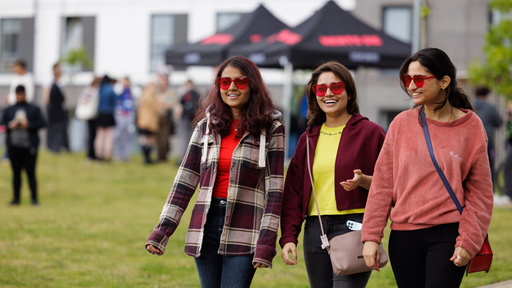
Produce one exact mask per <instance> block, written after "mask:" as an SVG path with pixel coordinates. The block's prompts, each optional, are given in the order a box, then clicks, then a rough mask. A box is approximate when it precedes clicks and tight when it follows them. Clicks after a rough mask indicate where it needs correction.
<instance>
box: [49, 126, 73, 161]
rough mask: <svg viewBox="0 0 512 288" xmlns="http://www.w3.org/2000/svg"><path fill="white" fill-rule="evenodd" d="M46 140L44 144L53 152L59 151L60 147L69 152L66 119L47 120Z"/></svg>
mask: <svg viewBox="0 0 512 288" xmlns="http://www.w3.org/2000/svg"><path fill="white" fill-rule="evenodd" d="M46 141H47V144H46V146H47V147H48V149H49V150H50V151H52V152H54V153H59V152H60V150H61V148H64V149H65V150H66V151H68V152H69V140H68V123H67V121H65V120H64V121H62V122H48V128H47V134H46Z"/></svg>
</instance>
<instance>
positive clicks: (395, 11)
mask: <svg viewBox="0 0 512 288" xmlns="http://www.w3.org/2000/svg"><path fill="white" fill-rule="evenodd" d="M382 14H383V16H382V29H383V30H384V33H386V34H388V35H390V36H392V37H394V38H396V39H398V40H400V41H402V42H405V43H411V41H412V7H410V6H388V7H384V8H383V11H382Z"/></svg>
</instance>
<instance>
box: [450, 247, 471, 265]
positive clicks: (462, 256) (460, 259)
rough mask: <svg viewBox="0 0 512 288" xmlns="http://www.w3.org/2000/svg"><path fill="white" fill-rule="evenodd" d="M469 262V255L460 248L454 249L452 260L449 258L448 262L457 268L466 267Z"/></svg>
mask: <svg viewBox="0 0 512 288" xmlns="http://www.w3.org/2000/svg"><path fill="white" fill-rule="evenodd" d="M470 260H471V254H469V252H468V251H466V249H464V248H462V247H455V251H454V252H453V256H452V258H450V261H452V262H453V264H455V266H457V267H464V266H466V265H468V263H469V261H470Z"/></svg>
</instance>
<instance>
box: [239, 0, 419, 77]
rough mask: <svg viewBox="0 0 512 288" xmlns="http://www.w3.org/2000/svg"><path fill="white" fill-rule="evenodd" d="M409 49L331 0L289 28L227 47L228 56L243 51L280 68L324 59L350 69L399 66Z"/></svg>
mask: <svg viewBox="0 0 512 288" xmlns="http://www.w3.org/2000/svg"><path fill="white" fill-rule="evenodd" d="M410 53H411V45H410V44H406V43H404V42H401V41H399V40H397V39H395V38H392V37H390V36H388V35H387V34H385V33H383V32H382V31H379V30H377V29H374V28H372V27H370V26H368V25H367V24H365V23H364V22H362V21H361V20H359V19H357V18H356V17H354V16H353V15H352V14H351V13H349V12H347V11H345V10H343V9H342V8H340V7H339V6H338V5H337V4H336V3H335V2H334V1H329V2H327V3H326V4H325V5H324V6H323V7H322V8H321V9H320V10H318V11H317V12H316V13H314V14H313V15H312V16H311V17H310V18H308V19H307V20H305V21H304V22H302V23H301V24H299V25H298V26H296V27H294V28H292V29H286V28H285V29H282V30H281V31H280V32H278V33H275V34H273V35H270V36H269V37H267V38H266V39H264V41H261V42H258V43H254V44H246V45H235V46H233V47H232V48H231V49H230V51H229V54H230V56H233V55H243V56H245V57H248V58H249V59H251V60H252V61H253V62H255V63H256V64H257V65H258V66H260V67H268V68H280V67H283V66H284V63H283V62H287V61H289V62H290V63H291V64H292V65H293V68H294V69H312V68H314V67H315V66H316V65H318V64H319V63H320V62H322V61H326V60H336V61H338V62H340V63H342V64H343V65H345V66H347V67H348V68H350V69H354V68H357V67H359V66H364V67H377V68H399V67H400V64H401V63H402V61H403V60H405V59H406V58H407V57H408V56H409V55H410ZM284 57H286V58H284Z"/></svg>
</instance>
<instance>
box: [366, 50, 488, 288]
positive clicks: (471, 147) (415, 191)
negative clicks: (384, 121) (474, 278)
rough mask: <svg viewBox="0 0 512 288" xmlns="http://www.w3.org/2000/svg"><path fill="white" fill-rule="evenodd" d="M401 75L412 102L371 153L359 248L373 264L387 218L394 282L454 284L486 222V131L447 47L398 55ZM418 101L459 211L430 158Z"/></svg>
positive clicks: (478, 243)
mask: <svg viewBox="0 0 512 288" xmlns="http://www.w3.org/2000/svg"><path fill="white" fill-rule="evenodd" d="M400 75H401V79H402V82H401V87H402V89H403V90H404V91H405V92H406V93H408V95H409V96H410V97H411V99H412V100H413V102H414V104H415V108H413V109H411V110H408V111H405V112H402V113H401V114H399V115H398V116H397V117H396V118H395V119H394V120H393V122H392V123H391V125H390V127H389V130H388V133H387V137H386V140H385V141H384V145H383V147H382V151H381V153H380V155H379V158H378V160H377V163H376V167H375V172H374V176H373V182H372V185H371V188H370V192H369V196H368V201H367V204H366V210H365V214H364V220H363V230H362V234H363V237H362V241H363V242H364V250H363V256H364V258H365V261H366V264H367V265H368V266H369V267H371V268H372V269H374V270H378V266H377V264H376V263H378V257H379V254H378V253H377V252H378V251H379V250H378V249H379V248H378V243H380V241H381V239H382V237H383V230H384V228H385V226H386V224H387V220H388V218H390V219H391V234H390V238H389V251H388V252H389V257H390V261H391V265H392V268H393V273H394V275H395V279H396V282H397V285H398V287H459V286H460V283H461V281H462V277H463V275H464V270H465V266H466V265H467V264H468V262H469V261H470V260H471V258H472V257H473V256H474V255H475V254H476V253H477V252H478V251H479V250H480V248H481V246H482V243H483V241H484V238H485V235H486V233H487V230H488V228H489V224H490V222H491V214H492V205H493V192H492V182H491V172H490V168H489V162H488V158H487V157H488V156H487V152H486V151H487V136H486V134H485V130H484V127H483V125H482V122H481V121H480V118H478V116H477V115H476V114H475V113H474V112H473V111H472V106H471V103H470V100H469V97H468V96H467V94H466V93H465V92H464V91H462V89H461V88H459V87H458V86H457V80H456V68H455V67H454V65H453V63H452V62H451V60H450V58H449V57H448V55H446V53H444V52H443V51H441V50H439V49H436V48H427V49H423V50H421V51H419V52H417V53H416V54H414V55H413V56H411V57H409V58H408V59H406V60H405V62H404V63H403V64H402V67H401V69H400ZM422 109H424V112H425V115H426V117H427V118H426V121H427V125H428V129H429V132H430V138H431V141H432V146H433V150H434V155H435V156H436V160H437V162H438V164H439V166H440V167H441V169H442V170H443V173H444V174H445V176H446V178H447V180H448V182H449V183H450V186H451V187H452V189H453V191H454V193H455V195H456V196H457V199H458V200H459V202H460V203H461V205H462V207H463V213H462V215H461V214H460V213H459V211H458V210H457V207H456V206H455V204H454V202H453V201H452V199H451V197H450V194H449V193H448V191H447V189H446V187H445V186H444V184H443V182H442V180H441V178H440V177H439V174H438V173H437V171H436V169H435V167H434V165H433V162H432V160H431V158H430V155H429V152H428V147H427V142H426V139H425V136H424V134H423V127H422V121H421V118H420V111H421V110H422ZM392 208H393V209H392Z"/></svg>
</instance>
